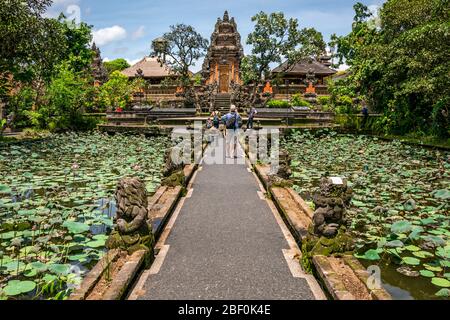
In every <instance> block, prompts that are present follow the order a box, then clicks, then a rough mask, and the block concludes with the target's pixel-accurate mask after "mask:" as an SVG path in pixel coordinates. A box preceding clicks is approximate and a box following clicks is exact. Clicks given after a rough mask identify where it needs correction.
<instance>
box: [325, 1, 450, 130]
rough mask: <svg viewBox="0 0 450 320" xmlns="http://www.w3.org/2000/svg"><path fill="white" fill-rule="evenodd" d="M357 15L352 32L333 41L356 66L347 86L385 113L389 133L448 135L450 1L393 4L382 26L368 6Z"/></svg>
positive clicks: (387, 7)
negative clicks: (376, 21) (375, 20)
mask: <svg viewBox="0 0 450 320" xmlns="http://www.w3.org/2000/svg"><path fill="white" fill-rule="evenodd" d="M355 12H356V14H355V19H354V23H353V27H352V31H351V33H350V34H348V35H347V36H343V37H334V39H333V40H334V43H335V44H336V45H337V49H338V51H337V56H338V57H339V59H340V61H341V62H342V61H345V62H346V63H347V64H348V65H349V66H350V76H349V77H348V78H347V79H346V80H345V81H344V82H343V83H342V85H343V86H352V87H353V89H354V92H355V93H356V94H360V95H362V96H364V97H366V99H367V100H368V101H369V103H370V105H371V106H372V108H373V109H374V110H375V111H377V112H381V113H383V114H384V117H383V118H382V119H381V120H380V123H379V125H380V126H382V127H383V128H384V129H385V131H387V132H393V133H407V132H415V133H421V132H422V133H424V134H430V133H431V134H435V135H439V136H443V137H448V136H449V135H450V133H449V123H450V116H449V113H450V109H449V108H450V107H449V106H450V78H449V77H448V75H449V74H450V60H449V59H448V52H450V25H449V23H448V21H449V1H448V0H430V1H421V0H411V1H410V0H388V1H387V2H386V3H385V4H384V5H383V7H382V8H381V9H380V12H379V24H376V23H374V17H373V16H372V15H371V14H370V12H369V10H368V8H367V7H366V6H364V5H363V4H361V3H358V4H356V5H355Z"/></svg>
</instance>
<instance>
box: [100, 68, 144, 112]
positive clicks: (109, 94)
mask: <svg viewBox="0 0 450 320" xmlns="http://www.w3.org/2000/svg"><path fill="white" fill-rule="evenodd" d="M142 86H143V80H142V79H137V80H134V81H131V82H130V81H129V80H128V77H127V76H125V75H124V74H122V73H121V72H120V71H114V72H113V73H111V75H110V77H109V80H108V82H106V83H105V84H103V86H102V87H101V88H100V94H99V104H100V106H102V107H104V108H106V109H110V110H111V109H117V108H122V109H125V108H126V107H127V106H128V105H129V104H130V103H131V101H132V99H133V93H135V92H136V91H137V90H139V89H140V88H142Z"/></svg>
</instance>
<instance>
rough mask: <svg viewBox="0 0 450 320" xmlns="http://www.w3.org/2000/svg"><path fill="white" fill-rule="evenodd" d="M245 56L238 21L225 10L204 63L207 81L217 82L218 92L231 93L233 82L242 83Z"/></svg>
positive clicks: (218, 22)
mask: <svg viewBox="0 0 450 320" xmlns="http://www.w3.org/2000/svg"><path fill="white" fill-rule="evenodd" d="M243 57H244V49H243V47H242V44H241V36H240V34H239V32H238V31H237V25H236V22H235V20H234V18H231V19H230V17H229V15H228V11H225V14H224V15H223V19H220V18H218V19H217V23H216V26H215V29H214V32H213V33H212V35H211V44H210V46H209V48H208V52H207V54H206V57H205V60H204V63H203V68H202V72H201V74H202V77H203V79H204V81H205V83H206V84H207V85H208V84H213V83H217V84H218V93H230V91H231V88H230V85H231V83H232V82H235V83H241V80H240V77H239V70H240V65H241V60H242V58H243Z"/></svg>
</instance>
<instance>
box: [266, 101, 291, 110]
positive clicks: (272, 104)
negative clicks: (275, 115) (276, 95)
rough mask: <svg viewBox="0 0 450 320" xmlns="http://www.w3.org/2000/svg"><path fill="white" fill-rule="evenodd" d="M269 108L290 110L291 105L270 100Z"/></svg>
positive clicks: (286, 102) (287, 102)
mask: <svg viewBox="0 0 450 320" xmlns="http://www.w3.org/2000/svg"><path fill="white" fill-rule="evenodd" d="M267 107H268V108H289V107H291V103H290V102H289V101H285V100H275V99H274V100H270V101H269V102H267Z"/></svg>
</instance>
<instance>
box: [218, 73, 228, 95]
mask: <svg viewBox="0 0 450 320" xmlns="http://www.w3.org/2000/svg"><path fill="white" fill-rule="evenodd" d="M229 86H230V68H229V67H228V66H220V67H219V91H220V93H228V91H229Z"/></svg>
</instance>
